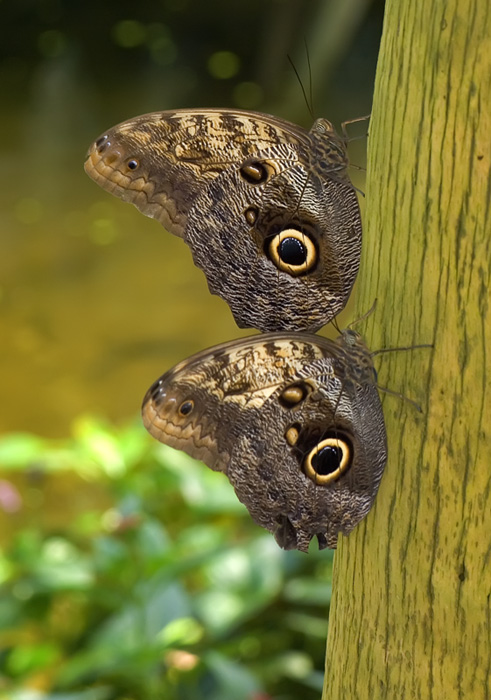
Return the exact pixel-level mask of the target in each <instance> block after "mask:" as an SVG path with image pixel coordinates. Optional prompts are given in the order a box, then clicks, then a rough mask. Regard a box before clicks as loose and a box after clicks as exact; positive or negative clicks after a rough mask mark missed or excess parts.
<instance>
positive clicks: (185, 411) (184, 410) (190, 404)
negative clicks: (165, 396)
mask: <svg viewBox="0 0 491 700" xmlns="http://www.w3.org/2000/svg"><path fill="white" fill-rule="evenodd" d="M193 408H194V401H191V400H190V399H188V400H186V401H183V402H182V404H181V405H180V406H179V415H180V416H188V415H189V414H190V413H191V411H192V410H193Z"/></svg>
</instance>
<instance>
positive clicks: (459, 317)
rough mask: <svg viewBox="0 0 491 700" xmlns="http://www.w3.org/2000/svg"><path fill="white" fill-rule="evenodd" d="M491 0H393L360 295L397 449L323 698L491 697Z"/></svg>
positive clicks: (341, 584) (345, 561)
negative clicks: (386, 351) (423, 346)
mask: <svg viewBox="0 0 491 700" xmlns="http://www.w3.org/2000/svg"><path fill="white" fill-rule="evenodd" d="M490 36H491V5H490V2H489V0H464V1H462V0H460V1H458V0H447V2H443V1H440V2H439V1H438V0H414V1H409V2H400V1H398V0H388V2H387V6H386V16H385V26H384V33H383V39H382V46H381V52H380V58H379V65H378V71H377V79H376V87H375V96H374V103H373V116H372V122H371V126H370V138H369V167H368V176H367V209H366V217H365V234H364V256H363V260H362V267H361V274H360V283H359V285H358V302H357V303H358V311H359V312H363V311H366V309H367V308H368V307H369V306H370V305H371V304H372V302H373V300H374V298H375V297H377V298H378V305H377V308H376V310H375V312H374V314H372V316H371V317H370V318H369V319H368V320H367V321H366V325H365V328H366V331H365V335H366V337H367V341H368V342H369V343H370V344H371V346H372V348H373V349H376V348H380V347H390V346H398V345H411V344H413V343H424V342H433V343H434V349H433V350H414V351H412V352H408V353H402V352H401V353H394V354H391V355H386V356H384V355H383V356H381V357H380V358H378V361H377V365H378V368H379V382H380V384H381V385H382V386H389V387H390V388H392V389H393V390H395V391H401V392H403V393H404V394H405V395H407V396H408V397H411V398H413V399H415V400H416V401H418V402H420V403H421V405H422V407H423V415H421V414H419V413H417V411H416V410H415V409H413V407H412V406H411V405H410V404H408V403H407V402H403V401H398V400H397V399H396V398H394V397H391V396H385V397H384V398H383V403H384V412H385V417H386V424H387V434H388V442H389V460H388V464H387V468H386V471H385V475H384V478H383V481H382V485H381V488H380V491H379V495H378V497H377V501H376V505H375V508H374V510H373V511H372V512H371V513H370V515H369V516H368V518H367V519H366V521H365V522H364V523H362V524H361V525H360V526H359V527H358V528H357V529H356V530H355V531H354V532H353V533H352V535H351V536H350V537H349V538H348V539H342V541H341V542H340V543H339V549H338V552H337V554H336V560H335V574H334V583H333V587H334V598H333V604H332V608H331V617H330V621H329V636H328V645H327V659H326V679H325V687H324V694H323V698H324V699H325V700H327V699H328V698H329V700H338V699H341V698H349V700H355V699H357V698H360V699H361V700H367V699H368V698H370V699H372V698H373V699H375V700H379V699H381V700H383V699H385V698H386V699H390V700H395V699H397V700H401V699H404V698H407V699H409V698H415V699H416V700H426V699H428V698H432V699H433V700H453V699H454V698H465V700H471V699H472V700H481V699H484V698H487V699H488V700H489V699H490V698H491V675H490V674H491V603H490V599H491V434H490V432H491V386H490V384H491V367H490V362H489V356H490V353H491V323H490V322H491V318H490V314H489V299H490V286H489V282H490V267H491V260H490V257H491V251H490V247H491V233H490V228H489V225H487V217H488V215H489V206H490V201H489V196H490V155H491V148H490V145H491V144H490V139H491V119H490V114H491V104H490V102H491V99H490V97H491V61H490V54H491V39H490Z"/></svg>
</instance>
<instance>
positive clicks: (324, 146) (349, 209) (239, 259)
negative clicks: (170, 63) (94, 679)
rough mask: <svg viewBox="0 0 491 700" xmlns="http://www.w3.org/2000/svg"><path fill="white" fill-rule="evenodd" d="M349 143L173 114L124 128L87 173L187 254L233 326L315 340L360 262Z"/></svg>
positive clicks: (216, 114) (276, 122) (239, 116)
mask: <svg viewBox="0 0 491 700" xmlns="http://www.w3.org/2000/svg"><path fill="white" fill-rule="evenodd" d="M347 168H348V157H347V152H346V140H345V139H344V138H342V137H340V136H339V135H338V134H337V133H336V131H335V130H334V127H333V126H332V124H331V123H330V122H328V121H327V120H326V119H318V120H317V121H316V122H315V123H314V124H313V126H312V128H311V129H310V131H307V130H305V129H303V128H301V127H300V126H297V125H295V124H292V123H290V122H287V121H284V120H282V119H278V118H276V117H272V116H268V115H266V114H259V113H256V112H246V111H230V110H213V109H209V110H174V111H168V112H155V113H152V114H146V115H143V116H140V117H136V118H134V119H130V120H129V121H126V122H123V123H121V124H119V125H117V126H115V127H113V128H111V129H109V130H108V131H106V132H105V133H104V134H103V135H102V136H101V137H100V138H98V139H97V140H96V141H95V142H94V143H93V144H92V146H91V147H90V149H89V153H88V155H87V159H86V162H85V170H86V172H87V174H88V175H89V176H90V177H91V178H92V179H93V180H95V182H97V183H98V184H99V185H100V186H101V187H103V188H104V189H106V190H108V191H109V192H111V193H112V194H114V195H116V196H117V197H120V198H121V199H123V200H124V201H127V202H131V203H133V204H134V205H135V206H136V207H138V209H140V211H141V212H143V214H145V215H147V216H150V217H153V218H155V219H157V220H158V221H160V223H161V224H162V225H163V226H164V227H165V228H166V229H167V230H168V231H169V232H170V233H173V234H175V235H177V236H180V237H181V238H183V239H184V241H185V242H186V243H187V244H188V245H189V247H190V249H191V253H192V255H193V259H194V262H195V264H196V265H197V266H198V267H199V268H201V269H202V270H203V271H204V273H205V275H206V278H207V281H208V286H209V289H210V291H211V292H212V293H213V294H218V295H219V296H220V297H222V298H223V299H224V300H225V301H226V302H227V303H228V305H229V306H230V308H231V310H232V313H233V314H234V317H235V320H236V322H237V324H238V325H239V326H240V327H252V328H257V329H259V330H261V331H280V330H309V331H315V330H317V329H318V328H320V327H321V326H323V325H324V324H326V323H327V322H328V321H330V320H331V319H332V318H333V317H334V316H335V315H336V314H338V313H339V312H340V311H341V310H342V309H343V307H344V306H345V304H346V302H347V300H348V297H349V295H350V292H351V288H352V286H353V283H354V281H355V278H356V275H357V272H358V268H359V264H360V252H361V218H360V211H359V207H358V200H357V195H356V191H355V189H354V187H353V185H352V184H351V182H350V180H349V177H348V174H347Z"/></svg>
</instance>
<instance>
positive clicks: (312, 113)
mask: <svg viewBox="0 0 491 700" xmlns="http://www.w3.org/2000/svg"><path fill="white" fill-rule="evenodd" d="M303 41H304V44H305V55H306V56H307V66H308V68H309V98H310V116H311V117H312V119H314V114H315V109H314V89H313V84H312V64H311V63H310V53H309V45H308V44H307V39H306V38H305V37H304V38H303Z"/></svg>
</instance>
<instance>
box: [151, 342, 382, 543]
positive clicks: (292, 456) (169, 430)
mask: <svg viewBox="0 0 491 700" xmlns="http://www.w3.org/2000/svg"><path fill="white" fill-rule="evenodd" d="M142 414H143V422H144V424H145V427H146V428H147V430H148V431H149V432H150V433H151V434H152V435H153V437H155V438H156V439H157V440H159V441H160V442H162V443H165V444H167V445H170V446H172V447H175V448H177V449H180V450H183V451H184V452H187V453H188V454H189V455H191V456H192V457H195V458H197V459H200V460H202V461H203V462H204V463H205V464H206V465H207V466H208V467H210V468H211V469H214V470H216V471H221V472H224V473H225V474H226V475H227V477H228V479H229V481H230V482H231V484H232V486H233V487H234V489H235V492H236V494H237V496H238V498H239V500H240V501H242V503H244V505H245V506H246V507H247V509H248V510H249V513H250V514H251V516H252V518H253V519H254V520H255V521H256V523H258V524H259V525H261V526H262V527H264V528H266V529H267V530H269V531H270V532H272V533H273V534H274V536H275V538H276V541H277V542H278V544H279V545H280V546H281V547H283V548H285V549H299V550H302V551H307V549H308V547H309V543H310V540H311V539H312V537H314V536H315V537H317V540H318V544H319V548H321V549H322V548H324V547H331V548H335V547H336V542H337V538H338V533H342V534H344V535H348V534H349V533H350V532H351V530H352V529H353V528H354V527H355V525H357V524H358V523H359V522H360V520H362V518H364V517H365V515H366V514H367V513H368V511H369V510H370V508H371V506H372V504H373V502H374V499H375V496H376V493H377V490H378V486H379V483H380V480H381V478H382V473H383V470H384V467H385V463H386V459H387V445H386V433H385V424H384V418H383V413H382V406H381V403H380V399H379V396H378V391H377V385H376V377H375V370H374V367H373V364H372V358H371V355H370V352H369V351H368V349H367V347H366V346H365V345H364V343H363V341H362V339H361V337H360V335H359V334H358V333H356V332H355V331H353V330H346V331H344V332H343V333H342V334H341V335H340V336H339V338H337V340H335V341H332V340H328V339H326V338H322V337H320V336H315V335H310V334H307V333H296V334H291V333H290V334H286V333H269V334H265V335H260V336H254V337H250V338H244V339H241V340H236V341H231V342H228V343H224V344H222V345H218V346H216V347H213V348H210V349H209V350H205V351H203V352H200V353H198V354H196V355H194V356H192V357H190V358H189V359H187V360H184V361H183V362H180V363H179V364H178V365H176V366H175V367H174V368H173V369H171V370H169V371H168V372H166V373H165V374H164V375H162V377H160V379H158V380H157V381H156V382H155V383H154V384H153V386H152V387H151V388H150V389H149V390H148V392H147V394H146V396H145V398H144V401H143V407H142Z"/></svg>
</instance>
